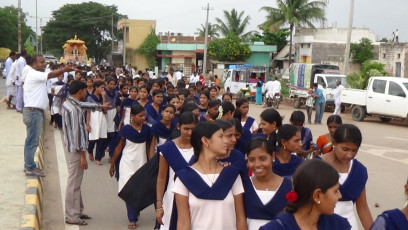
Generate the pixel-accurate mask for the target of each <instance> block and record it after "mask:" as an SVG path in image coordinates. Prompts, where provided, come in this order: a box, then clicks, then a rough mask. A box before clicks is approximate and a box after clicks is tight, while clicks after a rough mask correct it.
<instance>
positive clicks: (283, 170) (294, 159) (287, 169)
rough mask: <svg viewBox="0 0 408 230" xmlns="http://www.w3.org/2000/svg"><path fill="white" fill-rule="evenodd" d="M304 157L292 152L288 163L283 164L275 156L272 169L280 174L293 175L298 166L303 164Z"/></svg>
mask: <svg viewBox="0 0 408 230" xmlns="http://www.w3.org/2000/svg"><path fill="white" fill-rule="evenodd" d="M302 162H303V159H302V158H300V157H298V156H296V155H293V154H291V158H290V161H289V162H288V163H284V164H281V163H280V162H279V159H278V158H277V157H275V161H274V162H273V166H272V171H273V172H274V173H276V174H278V175H279V176H282V177H283V176H288V177H292V175H293V174H294V173H295V171H296V169H297V167H298V166H299V165H300V164H302Z"/></svg>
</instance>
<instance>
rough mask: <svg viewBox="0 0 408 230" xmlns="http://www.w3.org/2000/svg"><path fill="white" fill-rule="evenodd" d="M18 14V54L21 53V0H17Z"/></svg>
mask: <svg viewBox="0 0 408 230" xmlns="http://www.w3.org/2000/svg"><path fill="white" fill-rule="evenodd" d="M17 10H18V13H17V30H18V32H17V45H18V52H21V0H18V8H17Z"/></svg>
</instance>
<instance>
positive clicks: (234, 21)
mask: <svg viewBox="0 0 408 230" xmlns="http://www.w3.org/2000/svg"><path fill="white" fill-rule="evenodd" d="M224 18H225V21H223V20H221V19H220V18H216V19H215V21H216V22H217V25H216V27H217V29H218V31H219V32H220V33H221V34H222V35H223V36H224V37H226V36H228V35H229V34H234V35H236V36H238V37H240V38H241V40H246V39H247V38H249V36H250V35H251V34H252V33H253V31H249V32H246V33H245V28H246V27H247V26H248V25H249V20H251V17H249V15H248V16H246V17H244V11H242V12H240V13H238V11H236V10H235V9H232V10H231V12H228V11H226V10H224Z"/></svg>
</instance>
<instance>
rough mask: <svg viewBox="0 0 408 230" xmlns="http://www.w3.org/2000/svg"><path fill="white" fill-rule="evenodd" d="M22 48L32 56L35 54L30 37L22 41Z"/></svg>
mask: <svg viewBox="0 0 408 230" xmlns="http://www.w3.org/2000/svg"><path fill="white" fill-rule="evenodd" d="M24 49H25V50H26V51H27V54H28V55H30V56H33V55H34V54H35V51H34V46H33V44H31V42H30V38H27V40H26V41H25V42H24Z"/></svg>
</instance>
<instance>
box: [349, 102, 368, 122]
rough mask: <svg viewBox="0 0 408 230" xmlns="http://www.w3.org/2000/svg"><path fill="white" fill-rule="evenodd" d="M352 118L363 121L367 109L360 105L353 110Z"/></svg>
mask: <svg viewBox="0 0 408 230" xmlns="http://www.w3.org/2000/svg"><path fill="white" fill-rule="evenodd" d="M351 116H352V117H353V120H355V121H362V120H364V118H365V116H366V112H365V109H364V108H363V107H361V106H358V105H357V106H354V107H353V109H352V110H351Z"/></svg>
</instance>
